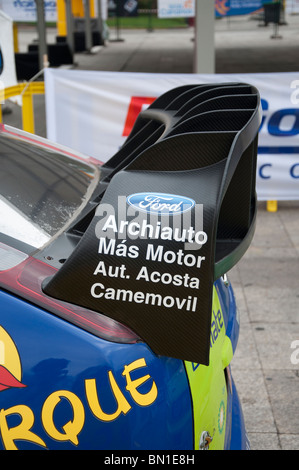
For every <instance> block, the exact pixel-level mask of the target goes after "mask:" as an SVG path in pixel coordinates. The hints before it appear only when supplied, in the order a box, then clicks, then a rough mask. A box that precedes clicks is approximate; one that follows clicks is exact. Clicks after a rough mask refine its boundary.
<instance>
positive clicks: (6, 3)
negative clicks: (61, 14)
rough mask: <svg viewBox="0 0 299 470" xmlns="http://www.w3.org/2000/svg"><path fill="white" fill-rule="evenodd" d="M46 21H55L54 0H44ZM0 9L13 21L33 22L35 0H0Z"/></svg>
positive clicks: (34, 17)
mask: <svg viewBox="0 0 299 470" xmlns="http://www.w3.org/2000/svg"><path fill="white" fill-rule="evenodd" d="M44 4H45V17H46V21H51V22H56V20H57V12H56V0H44ZM0 9H1V10H2V11H4V12H5V13H6V14H7V15H9V16H10V17H11V18H12V19H13V20H14V21H22V22H28V21H29V22H31V21H33V22H35V21H36V4H35V0H0Z"/></svg>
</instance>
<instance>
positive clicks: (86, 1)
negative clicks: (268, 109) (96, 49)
mask: <svg viewBox="0 0 299 470" xmlns="http://www.w3.org/2000/svg"><path fill="white" fill-rule="evenodd" d="M84 13H85V48H86V50H87V51H88V52H90V51H91V48H92V32H91V21H90V8H89V0H84Z"/></svg>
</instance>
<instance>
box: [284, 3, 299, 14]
mask: <svg viewBox="0 0 299 470" xmlns="http://www.w3.org/2000/svg"><path fill="white" fill-rule="evenodd" d="M286 12H287V13H291V14H296V13H299V0H287V1H286Z"/></svg>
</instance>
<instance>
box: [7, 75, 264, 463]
mask: <svg viewBox="0 0 299 470" xmlns="http://www.w3.org/2000/svg"><path fill="white" fill-rule="evenodd" d="M169 103H170V104H169ZM189 103H191V104H190V105H189ZM228 106H231V109H228ZM242 106H243V107H242ZM219 107H220V111H219V109H218V108H219ZM221 107H222V108H221ZM162 108H163V109H162ZM164 108H165V109H164ZM223 109H224V111H223ZM258 109H259V95H258V92H257V91H256V90H255V89H254V88H252V87H251V86H249V85H243V84H235V85H232V84H224V85H220V84H217V85H213V86H211V85H208V86H205V85H202V86H198V85H196V86H195V85H192V86H191V85H190V86H189V85H188V86H184V87H181V88H179V89H175V90H171V91H170V92H168V93H166V95H163V96H162V97H160V98H158V100H157V101H156V102H154V103H153V104H152V105H151V106H150V108H149V110H148V111H146V112H145V113H141V116H140V117H139V118H138V120H137V121H136V124H135V126H134V128H133V131H132V133H131V135H130V136H129V138H128V140H127V143H126V144H125V145H124V147H123V148H122V149H120V151H119V153H118V154H117V155H116V156H114V157H113V158H112V159H111V161H109V162H108V163H107V164H100V163H99V162H98V161H95V160H93V159H92V158H87V157H85V156H82V155H80V154H78V153H76V152H73V151H70V150H69V149H65V148H63V147H61V146H59V145H56V144H52V143H51V142H48V141H47V140H46V139H41V138H38V137H36V136H33V135H30V134H26V133H24V132H21V131H18V130H16V129H13V128H9V127H5V126H3V125H0V164H1V167H0V168H1V169H0V214H1V220H0V398H1V407H0V408H1V409H0V448H1V449H8V450H10V449H20V450H27V449H33V450H35V449H50V450H52V449H53V450H73V449H78V450H90V449H95V450H99V449H102V450H105V451H106V452H107V451H114V452H115V451H125V450H126V451H139V450H140V451H141V450H142V451H151V452H163V451H164V452H166V453H167V452H168V453H170V451H172V452H176V454H169V455H173V457H171V458H174V459H179V460H176V462H173V463H178V462H179V463H184V462H185V463H187V461H186V460H184V459H186V458H187V456H188V455H191V460H192V455H194V454H192V452H193V451H195V450H199V449H200V450H206V449H212V450H213V449H215V450H220V449H221V450H229V449H232V450H233V449H234V450H245V449H249V447H250V446H249V442H248V438H247V434H246V430H245V425H244V418H243V413H242V408H241V404H240V400H239V397H238V393H237V389H236V386H235V383H234V381H233V378H232V375H231V365H230V364H231V360H232V358H233V355H234V353H235V350H236V348H237V343H238V337H239V319H238V313H237V307H236V303H235V298H234V293H233V288H232V286H231V285H230V283H229V281H228V279H227V276H226V272H227V271H229V269H231V267H232V266H233V265H235V264H236V262H237V261H238V260H239V259H240V258H241V256H243V254H244V253H245V251H246V249H247V248H248V246H249V244H250V241H251V239H252V236H253V232H254V222H255V213H256V195H255V160H256V148H257V145H256V139H257V137H256V136H257V133H258V128H259V122H260V115H259V111H258ZM182 110H184V113H185V114H184V113H183V111H182ZM199 110H201V112H199ZM207 110H208V112H207ZM175 113H177V114H175ZM198 113H199V114H198ZM182 116H183V117H184V116H186V120H184V119H183V118H182ZM192 116H193V117H192ZM194 116H195V117H194ZM190 123H191V124H190ZM194 128H195V131H194ZM190 129H191V130H190ZM193 131H194V132H193ZM155 140H156V141H157V142H155ZM190 142H191V143H190ZM136 149H137V150H136ZM169 149H170V150H169ZM202 149H204V150H202ZM177 151H178V152H179V153H178V154H179V156H180V158H177V157H176V152H177ZM200 151H201V152H202V155H198V153H200ZM138 152H139V153H138ZM184 152H185V153H184ZM225 152H228V156H227V158H224V156H225V155H226V154H225ZM136 155H137V156H136ZM201 158H202V159H203V163H201ZM167 159H169V160H167ZM168 167H170V168H171V171H169V170H168ZM197 167H198V168H197ZM240 181H241V182H242V184H241V185H240ZM221 191H222V192H221ZM119 195H124V201H125V203H124V207H125V208H126V211H128V213H126V214H125V216H126V217H128V219H127V220H125V219H122V217H123V215H122V213H121V212H119V213H118V222H119V221H120V224H119V225H118V228H117V227H116V219H117V217H116V215H115V213H114V212H113V215H111V216H110V215H109V217H110V218H107V219H101V217H102V216H103V214H104V213H105V214H106V213H108V214H109V210H110V209H111V208H112V209H113V211H114V209H115V208H116V205H117V204H119V201H118V202H115V201H117V199H116V197H118V196H119ZM198 202H199V203H201V204H198ZM183 204H187V205H185V206H183ZM149 207H151V209H153V211H152V214H149V211H150V210H149ZM202 207H203V213H204V217H203V222H204V225H203V227H204V229H205V231H204V230H203V228H200V229H198V228H197V231H196V230H194V229H193V227H194V226H195V222H194V220H195V221H196V216H197V212H196V211H197V210H199V214H202V212H201V211H202ZM132 208H133V209H134V210H135V209H136V208H137V209H138V208H140V213H142V214H141V215H142V217H145V219H141V218H139V219H130V218H129V214H130V212H129V211H130V210H132ZM105 211H106V212H105ZM165 212H166V213H167V214H166V215H167V217H168V216H169V213H170V219H169V220H170V221H169V220H168V219H165V218H164V219H163V217H164V216H165ZM171 212H172V213H171ZM186 213H187V215H190V214H192V217H193V216H194V217H195V219H194V220H193V219H188V222H187V224H189V225H186V226H184V229H182V232H181V234H180V237H179V236H178V232H176V233H175V229H174V227H175V221H177V220H178V217H181V215H183V216H184V215H185V214H186ZM206 214H208V216H207V217H206ZM149 215H150V216H152V215H154V216H155V217H156V216H159V217H161V220H159V221H157V219H154V220H156V222H155V224H154V223H153V222H152V219H147V217H148V216H149ZM190 217H191V216H190ZM162 219H163V221H165V220H168V224H169V225H167V224H166V226H165V224H164V226H163V224H162V222H161V221H162ZM102 220H104V221H105V224H104V228H103V223H102ZM108 220H109V224H108V222H107V221H108ZM148 220H151V224H149V223H148ZM142 224H143V225H142ZM144 224H145V225H144ZM171 224H173V225H171ZM106 225H107V226H109V228H110V229H111V228H112V229H113V230H114V232H117V231H120V232H121V229H120V227H122V228H123V227H126V228H127V229H128V231H129V230H130V234H131V235H134V237H131V238H130V237H129V236H128V234H127V239H121V240H118V242H117V243H118V244H116V241H115V239H114V238H111V239H110V238H109V237H108V236H106V235H105V237H106V238H105V237H104V236H103V232H104V233H105V230H106V228H105V227H106ZM114 227H116V228H115V229H114ZM141 227H146V229H149V231H148V238H147V239H144V237H142V236H140V232H141ZM185 227H187V229H188V230H187V229H186V228H185ZM163 230H164V231H163ZM128 233H129V232H128ZM183 233H184V236H183ZM187 234H188V237H187ZM117 235H119V233H117ZM184 237H185V238H184ZM182 241H183V242H185V244H184V245H183V244H182ZM194 241H196V243H195V245H196V246H195V248H196V250H200V251H188V250H189V249H190V246H189V245H190V244H191V250H192V249H194V245H192V244H193V243H194ZM187 242H188V243H187ZM186 245H188V248H186ZM182 247H183V248H182ZM118 250H119V251H118ZM163 250H164V251H163ZM166 250H167V251H166ZM124 253H125V254H124ZM194 253H195V254H194ZM198 253H200V254H198ZM145 254H146V258H145ZM149 259H150V261H148V260H149ZM132 273H133V274H135V279H134V276H133V275H132ZM130 277H131V278H130ZM132 278H133V281H132ZM107 286H108V287H107ZM137 286H138V287H137ZM134 289H135V290H134ZM136 289H137V292H136ZM107 455H108V454H107ZM113 455H114V456H115V455H116V454H113V453H112V454H110V457H111V456H113ZM169 455H168V457H167V458H168V459H169V458H170V457H169ZM178 456H179V457H178ZM110 457H109V458H110ZM111 458H112V457H111ZM110 463H111V462H110ZM118 463H119V462H118ZM166 463H171V462H169V461H166Z"/></svg>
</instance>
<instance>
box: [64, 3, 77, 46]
mask: <svg viewBox="0 0 299 470" xmlns="http://www.w3.org/2000/svg"><path fill="white" fill-rule="evenodd" d="M64 2H65V13H66V33H67V43H68V45H69V48H70V50H71V54H72V55H73V54H74V51H75V44H74V42H75V41H74V24H73V14H72V2H71V0H64Z"/></svg>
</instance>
